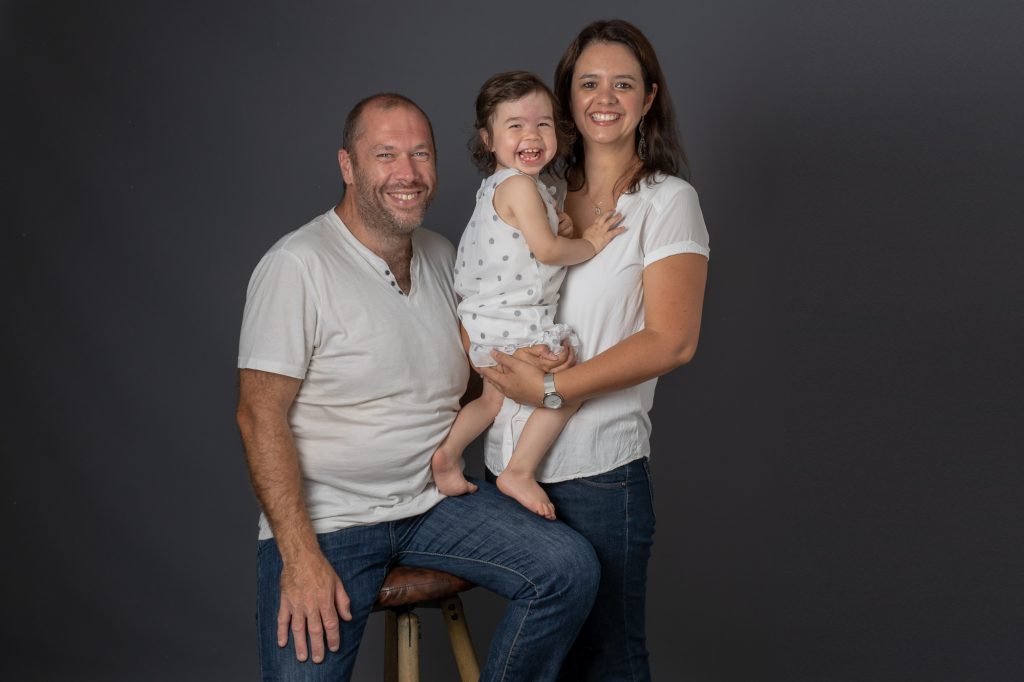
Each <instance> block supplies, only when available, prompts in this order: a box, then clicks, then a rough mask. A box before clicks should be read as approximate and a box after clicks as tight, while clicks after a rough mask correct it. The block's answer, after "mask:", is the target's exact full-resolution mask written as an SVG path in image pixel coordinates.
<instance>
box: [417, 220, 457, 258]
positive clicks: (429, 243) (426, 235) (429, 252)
mask: <svg viewBox="0 0 1024 682" xmlns="http://www.w3.org/2000/svg"><path fill="white" fill-rule="evenodd" d="M413 239H414V240H415V241H414V243H415V244H416V246H417V247H418V248H419V249H421V250H422V252H423V253H424V254H425V255H426V256H427V257H436V258H452V257H454V256H455V247H454V246H452V243H451V242H450V241H448V237H445V236H444V235H443V234H441V233H439V232H434V231H433V230H428V229H427V228H425V227H420V228H417V229H416V231H415V232H413Z"/></svg>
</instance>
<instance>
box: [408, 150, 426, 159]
mask: <svg viewBox="0 0 1024 682" xmlns="http://www.w3.org/2000/svg"><path fill="white" fill-rule="evenodd" d="M412 155H413V156H415V157H416V158H418V159H429V158H430V152H413V153H412Z"/></svg>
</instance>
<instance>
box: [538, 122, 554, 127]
mask: <svg viewBox="0 0 1024 682" xmlns="http://www.w3.org/2000/svg"><path fill="white" fill-rule="evenodd" d="M537 125H541V126H544V127H546V128H550V127H551V123H549V122H548V121H541V122H540V123H538V124H537Z"/></svg>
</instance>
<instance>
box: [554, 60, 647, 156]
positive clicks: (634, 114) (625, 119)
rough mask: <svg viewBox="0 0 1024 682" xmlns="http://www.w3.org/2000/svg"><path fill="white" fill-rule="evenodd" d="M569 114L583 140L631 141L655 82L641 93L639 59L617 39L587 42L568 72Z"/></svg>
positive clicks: (606, 142)
mask: <svg viewBox="0 0 1024 682" xmlns="http://www.w3.org/2000/svg"><path fill="white" fill-rule="evenodd" d="M570 87H571V92H572V103H571V108H572V118H573V121H574V122H575V123H576V128H577V129H578V130H579V132H580V135H581V136H582V137H583V142H584V144H622V145H626V144H628V145H635V144H636V142H635V138H634V134H635V133H636V127H637V125H639V123H640V117H641V116H643V115H644V114H646V113H647V110H648V109H650V108H651V103H652V102H653V101H654V96H655V95H656V94H657V92H658V84H657V83H653V84H652V85H651V92H650V93H649V94H645V93H644V77H643V71H642V70H641V68H640V62H638V61H637V59H636V57H634V56H633V52H632V51H631V50H630V49H629V48H628V47H626V46H625V45H623V44H621V43H591V44H590V45H588V46H587V47H586V48H585V49H584V50H583V52H581V53H580V57H579V59H577V60H576V67H575V68H574V69H573V72H572V83H571V84H570Z"/></svg>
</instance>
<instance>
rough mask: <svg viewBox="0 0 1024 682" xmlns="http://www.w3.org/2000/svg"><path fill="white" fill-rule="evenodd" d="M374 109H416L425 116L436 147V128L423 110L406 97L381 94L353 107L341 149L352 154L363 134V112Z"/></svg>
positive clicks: (431, 139)
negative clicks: (370, 108) (356, 142)
mask: <svg viewBox="0 0 1024 682" xmlns="http://www.w3.org/2000/svg"><path fill="white" fill-rule="evenodd" d="M369 107H373V108H376V109H381V110H383V111H389V110H391V109H395V108H396V107H409V108H410V109H415V110H416V111H418V112H419V113H420V115H421V116H423V120H425V121H426V122H427V128H428V129H429V130H430V144H431V146H436V145H434V127H433V126H432V125H431V124H430V118H429V117H428V116H427V114H426V112H425V111H423V109H420V107H419V105H418V104H416V102H413V101H412V100H411V99H409V98H408V97H406V96H405V95H399V94H398V93H394V92H381V93H378V94H376V95H370V96H369V97H367V98H366V99H364V100H361V101H360V102H359V103H358V104H356V105H355V106H354V107H352V111H350V112H349V114H348V118H346V119H345V131H344V133H342V139H341V148H342V149H347V150H349V151H350V152H351V151H352V150H353V148H352V145H354V144H355V141H356V139H358V138H359V136H360V135H361V134H362V132H363V131H362V127H361V123H362V117H363V112H364V111H365V110H366V109H367V108H369Z"/></svg>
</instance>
